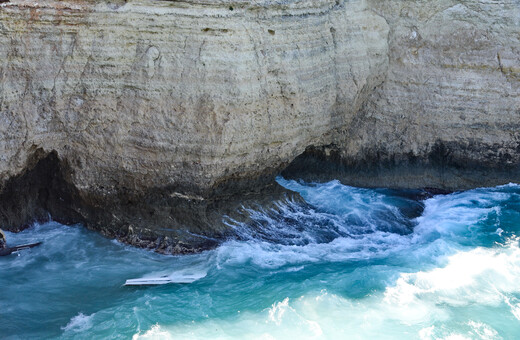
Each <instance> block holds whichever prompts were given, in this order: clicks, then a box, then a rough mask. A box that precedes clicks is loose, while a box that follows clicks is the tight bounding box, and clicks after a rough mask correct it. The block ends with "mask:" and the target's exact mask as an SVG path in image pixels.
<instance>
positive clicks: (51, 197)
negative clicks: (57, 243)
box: [0, 0, 520, 252]
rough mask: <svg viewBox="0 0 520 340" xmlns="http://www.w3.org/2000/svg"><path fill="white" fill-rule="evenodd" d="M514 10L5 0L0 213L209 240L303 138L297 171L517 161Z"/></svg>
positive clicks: (463, 176)
mask: <svg viewBox="0 0 520 340" xmlns="http://www.w3.org/2000/svg"><path fill="white" fill-rule="evenodd" d="M519 21H520V12H519V4H518V2H517V1H515V0H506V1H487V0H471V1H448V0H441V1H435V2H433V1H419V0H416V1H397V0H395V1H393V0H382V1H381V0H377V1H376V0H374V1H365V0H352V1H344V0H337V1H331V0H317V1H310V0H309V1H304V0H300V1H298V0H292V1H270V0H257V1H236V0H235V1H230V0H220V1H219V0H206V1H203V0H200V1H197V0H186V1H180V2H179V1H129V2H123V1H120V2H97V1H58V2H53V1H44V2H43V1H42V2H35V1H22V0H13V1H11V2H8V3H4V4H1V5H0V120H1V124H0V133H1V136H2V137H1V138H0V179H1V181H2V182H3V183H4V184H3V189H2V195H3V196H2V197H3V201H8V200H9V197H17V198H16V199H14V200H11V203H12V204H8V205H4V208H3V209H2V210H3V212H2V213H1V215H2V218H1V222H2V225H5V226H8V227H10V228H11V229H13V228H18V227H19V226H21V225H24V224H25V223H27V222H30V219H31V218H40V215H42V216H43V215H45V213H44V212H49V213H50V214H51V216H52V217H53V218H56V219H58V220H63V221H64V222H67V223H75V222H82V223H85V224H86V225H87V226H89V227H91V228H93V229H96V230H101V231H102V232H103V233H105V234H107V235H109V236H113V237H118V238H120V239H122V240H124V241H127V242H130V243H132V244H136V245H140V246H147V247H155V248H157V249H158V250H159V251H163V252H186V251H196V250H200V249H204V248H207V247H209V246H211V244H214V243H215V242H217V241H216V239H218V238H222V237H226V236H227V235H229V233H230V230H229V229H228V228H226V227H225V225H223V224H222V223H220V219H221V216H222V214H226V213H229V212H230V211H231V210H233V209H235V208H236V207H237V206H239V205H240V202H243V201H244V200H246V201H247V200H248V199H249V198H248V197H250V196H251V197H253V196H255V195H254V194H255V193H258V194H259V195H260V196H262V195H264V192H265V188H266V186H267V187H268V186H269V185H271V189H268V191H269V190H271V192H272V191H273V190H272V188H273V187H274V186H273V178H274V176H275V175H276V174H277V173H279V172H280V171H281V170H282V169H284V168H285V167H286V166H287V165H288V164H290V163H291V162H292V161H293V160H294V159H295V158H296V157H297V156H298V155H300V154H302V153H303V152H304V151H305V150H306V149H307V153H306V154H304V157H303V158H301V157H300V158H299V160H300V161H301V162H300V163H298V161H296V162H295V163H293V166H292V168H291V167H290V168H289V169H288V171H287V173H288V175H290V174H293V175H294V174H298V173H303V172H305V171H307V170H308V171H309V172H314V173H316V172H319V170H322V169H324V167H325V168H327V167H328V168H334V169H336V170H338V171H339V173H341V174H343V175H342V176H343V178H344V180H345V181H347V182H349V183H353V184H360V185H386V186H416V187H419V186H435V187H440V188H443V187H444V188H463V187H468V186H475V185H480V184H483V183H484V184H485V183H490V184H491V183H495V182H501V181H505V180H508V181H514V180H515V179H518V169H519V164H520V153H519V152H518V151H519V150H520V144H519V142H518V140H519V137H520V135H519V132H518V131H520V130H519V129H518V128H519V124H520V107H519V105H520V104H519V103H520V98H519V93H520V91H519V84H520V75H519V72H520V66H519V65H520V61H519V58H520V57H519V56H520V53H519V52H520V51H519V49H520V41H519V39H520V23H519ZM305 155H307V156H309V157H305ZM310 156H312V157H310ZM49 157H50V158H49ZM39 162H48V163H49V162H50V163H49V164H51V165H52V166H51V169H55V171H54V170H53V171H51V174H47V172H45V171H43V172H42V171H39V170H38V171H36V170H35V169H37V168H38V164H40V163H39ZM44 164H47V163H44ZM313 165H316V166H315V167H314V169H312V166H313ZM468 166H471V167H473V168H475V167H477V168H479V169H480V168H481V169H482V171H483V172H484V173H483V174H482V173H479V175H478V178H479V179H478V183H477V182H475V180H474V179H472V178H471V176H470V172H471V173H472V174H474V172H472V171H470V170H471V169H469V170H468ZM40 167H41V165H40ZM448 167H449V168H450V169H452V168H454V169H456V170H455V173H454V176H451V177H450V178H448V177H447V175H446V174H447V173H449V171H448V170H446V169H447V168H448ZM44 168H45V169H48V167H44ZM291 169H292V171H291ZM395 169H400V170H399V171H397V172H396V170H395ZM432 169H435V170H434V171H432ZM497 169H505V170H504V173H500V174H499V171H495V170H497ZM311 170H312V171H311ZM403 171H404V172H407V173H408V176H405V174H404V172H403ZM450 171H451V170H450ZM482 171H481V172H482ZM489 173H491V174H498V175H490V176H488V177H486V174H488V175H489ZM24 176H25V177H24ZM31 176H32V177H31ZM38 176H40V177H41V178H39V177H38ZM42 176H43V177H42ZM45 176H46V177H45ZM49 176H50V177H49ZM28 178H29V179H30V178H32V182H31V181H29V180H28ZM38 178H39V179H38ZM45 178H51V179H52V180H51V181H50V182H49V183H51V184H49V185H46V184H45V183H47V181H46V180H45ZM21 183H26V184H21ZM27 183H36V184H34V185H29V187H31V188H33V189H31V190H29V189H28V190H25V191H23V193H18V194H16V191H17V188H22V187H24V185H25V186H26V187H27ZM497 184H498V183H497ZM36 188H37V189H38V190H36ZM268 188H269V187H268ZM274 191H275V192H278V189H276V190H274ZM34 192H38V193H39V195H40V196H38V195H37V194H35V193H34ZM279 194H280V195H282V196H283V195H284V193H283V192H279ZM13 195H14V196H13ZM17 195H18V196H17ZM35 195H36V196H35ZM27 202H31V204H29V205H27V204H26V203H27ZM24 204H25V208H24V209H25V210H23V211H19V210H20V206H23V205H24ZM17 209H18V210H17Z"/></svg>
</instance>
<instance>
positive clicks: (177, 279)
mask: <svg viewBox="0 0 520 340" xmlns="http://www.w3.org/2000/svg"><path fill="white" fill-rule="evenodd" d="M206 275H207V273H206V272H200V273H193V272H185V271H179V272H174V273H172V274H170V275H163V276H160V277H142V278H139V279H130V280H126V282H125V286H155V285H165V284H169V283H192V282H195V281H197V280H200V279H202V278H203V277H205V276H206Z"/></svg>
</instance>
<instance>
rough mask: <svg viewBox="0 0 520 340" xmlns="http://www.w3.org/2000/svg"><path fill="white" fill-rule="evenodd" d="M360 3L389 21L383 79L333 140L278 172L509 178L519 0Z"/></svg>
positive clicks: (519, 62)
mask: <svg viewBox="0 0 520 340" xmlns="http://www.w3.org/2000/svg"><path fill="white" fill-rule="evenodd" d="M369 7H370V8H371V9H372V10H373V11H374V12H375V13H378V15H380V16H382V17H384V18H385V19H386V20H387V22H388V25H389V27H390V32H389V36H388V45H389V50H388V56H389V63H388V69H387V71H386V73H385V74H386V76H385V79H384V81H383V82H382V84H381V85H379V86H377V87H376V88H375V89H374V90H373V91H372V92H371V93H370V94H369V96H368V98H367V100H366V101H365V102H364V106H363V107H362V109H361V110H359V111H357V113H356V116H355V118H354V119H353V120H352V121H351V122H350V124H347V125H345V128H344V129H343V130H342V134H341V135H340V136H338V137H337V138H336V140H335V141H334V144H333V145H329V146H326V147H322V146H318V145H316V146H314V147H313V148H310V149H309V150H308V152H307V153H306V154H304V155H303V156H301V157H299V158H298V159H297V161H296V162H294V164H292V165H291V166H290V167H289V169H287V170H286V172H285V174H286V175H287V176H298V177H301V176H302V174H307V175H308V176H309V177H310V178H311V179H315V178H318V179H319V178H324V176H323V172H324V169H328V170H331V172H332V174H333V175H332V176H334V177H336V178H341V179H342V180H344V181H345V182H347V183H350V184H354V185H362V186H372V187H373V186H396V187H415V188H417V187H424V186H429V187H436V188H445V189H451V190H459V189H467V188H474V187H479V186H487V185H498V184H504V183H508V182H518V181H519V180H520V3H519V2H518V1H483V0H468V1H451V0H440V1H400V0H385V1H378V0H374V1H370V3H369ZM326 176H330V174H326V175H325V177H326Z"/></svg>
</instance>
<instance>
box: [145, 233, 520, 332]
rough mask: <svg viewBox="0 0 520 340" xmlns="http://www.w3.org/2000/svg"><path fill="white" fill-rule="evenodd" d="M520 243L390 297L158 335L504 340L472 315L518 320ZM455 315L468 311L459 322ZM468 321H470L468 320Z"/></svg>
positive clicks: (306, 306) (311, 301) (458, 259)
mask: <svg viewBox="0 0 520 340" xmlns="http://www.w3.org/2000/svg"><path fill="white" fill-rule="evenodd" d="M518 243H519V240H518V239H511V240H510V241H509V242H508V243H507V244H506V245H504V246H497V247H495V248H476V249H473V250H469V251H462V252H458V253H456V254H454V255H452V256H450V257H448V259H447V263H446V265H445V266H444V267H441V268H436V269H433V270H429V271H418V272H415V273H402V274H400V276H399V278H398V279H397V280H396V281H395V284H393V285H391V286H389V287H388V288H386V290H385V291H383V292H381V293H374V294H371V295H369V296H366V297H365V298H362V299H349V298H344V297H341V296H338V295H335V294H331V293H329V292H327V291H326V290H323V291H321V292H319V293H318V294H309V295H306V296H302V297H300V298H297V299H289V298H284V299H282V300H280V301H277V302H274V303H273V304H272V305H271V306H270V307H268V308H266V309H264V310H263V311H261V312H248V311H245V312H244V311H242V312H241V313H238V314H237V315H238V317H236V318H231V319H209V320H205V321H200V322H194V323H189V324H176V325H170V326H168V325H161V327H160V332H167V334H170V335H175V336H177V337H179V338H182V339H202V338H213V339H242V338H248V339H287V338H301V339H322V338H323V339H340V338H346V337H348V338H374V337H381V335H382V334H384V336H385V338H388V339H403V338H412V339H413V338H420V339H423V340H426V339H475V338H479V339H500V334H499V333H498V331H497V330H495V329H494V328H493V327H492V326H491V325H489V324H488V323H486V322H485V320H480V319H474V318H473V317H476V318H478V317H479V315H473V313H471V312H469V311H470V310H471V308H473V306H476V305H478V306H479V308H483V307H486V306H490V307H501V306H505V307H507V306H509V307H510V309H511V315H512V316H514V317H518V315H517V313H518V310H520V301H519V300H518V299H516V298H515V295H516V294H519V293H520V248H519V244H518ZM454 308H457V310H458V311H462V310H467V311H466V312H463V313H461V314H460V315H457V314H453V311H454V310H455V309H454ZM468 315H472V318H471V319H465V317H467V316H468ZM487 317H490V316H489V315H488V316H487ZM491 317H493V316H491ZM454 326H456V327H455V328H454ZM151 331H152V330H151ZM153 332H158V331H157V330H156V329H155V328H154V330H153ZM382 332H383V333H382ZM161 334H163V333H161Z"/></svg>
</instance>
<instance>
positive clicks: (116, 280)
mask: <svg viewBox="0 0 520 340" xmlns="http://www.w3.org/2000/svg"><path fill="white" fill-rule="evenodd" d="M278 181H279V183H280V184H281V185H283V186H285V187H286V188H288V189H291V190H294V191H297V192H299V193H300V194H301V195H302V196H303V197H304V199H305V200H306V202H307V203H308V204H307V205H306V204H302V203H297V202H286V203H283V204H282V203H281V204H280V205H279V207H278V208H277V209H274V210H270V211H259V210H257V211H253V212H252V213H253V216H254V218H253V221H252V222H251V223H250V224H249V225H247V226H245V225H241V224H240V223H238V222H235V221H233V220H231V219H226V223H228V224H229V225H230V226H232V227H233V228H235V229H236V230H237V233H238V234H239V235H240V240H234V241H228V242H226V243H224V244H223V245H222V246H220V247H219V248H217V249H215V250H212V251H208V252H204V253H202V254H197V255H189V256H180V257H174V256H162V255H157V254H154V253H151V252H148V251H144V250H140V249H135V248H132V247H129V246H125V245H122V244H119V243H117V242H115V241H111V240H108V239H105V238H103V237H102V236H100V235H98V234H96V233H93V232H90V231H87V230H85V229H84V228H81V227H66V226H62V225H59V224H57V223H47V224H44V225H37V226H34V227H32V228H30V229H28V230H26V231H24V232H22V233H19V234H12V233H7V237H8V240H9V242H10V244H19V243H27V242H33V241H40V240H42V241H43V242H44V243H43V244H42V245H41V246H39V247H37V248H33V249H30V250H26V251H23V252H20V253H19V254H14V255H11V256H8V257H0V338H7V339H17V338H20V339H30V338H37V339H41V338H63V339H102V338H115V339H119V338H120V339H374V338H377V339H518V338H519V336H520V247H519V241H520V186H519V185H515V184H510V185H505V186H500V187H496V188H486V189H476V190H471V191H467V192H460V193H453V194H449V195H437V196H434V197H431V198H428V199H420V197H421V196H419V195H417V192H413V191H394V190H385V189H381V190H369V189H359V188H353V187H348V186H344V185H341V184H340V183H339V182H337V181H333V182H329V183H324V184H309V183H303V182H298V181H288V180H284V179H282V178H279V179H278ZM186 272H190V273H195V274H197V275H198V276H200V277H202V278H201V279H199V280H197V281H195V282H193V283H190V284H169V285H164V286H155V287H124V286H122V285H123V283H124V282H125V280H126V279H130V278H139V277H147V276H150V277H155V276H162V275H176V273H186Z"/></svg>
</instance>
